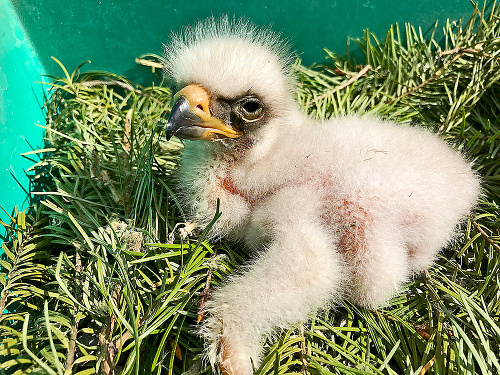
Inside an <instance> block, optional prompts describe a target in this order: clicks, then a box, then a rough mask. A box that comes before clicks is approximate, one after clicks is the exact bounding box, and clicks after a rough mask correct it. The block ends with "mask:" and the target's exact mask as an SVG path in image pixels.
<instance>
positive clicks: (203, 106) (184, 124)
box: [166, 85, 242, 140]
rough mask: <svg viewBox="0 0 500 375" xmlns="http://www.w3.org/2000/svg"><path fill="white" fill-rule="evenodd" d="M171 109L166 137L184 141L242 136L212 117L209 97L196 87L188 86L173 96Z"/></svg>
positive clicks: (202, 89) (203, 90)
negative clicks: (174, 137) (175, 137)
mask: <svg viewBox="0 0 500 375" xmlns="http://www.w3.org/2000/svg"><path fill="white" fill-rule="evenodd" d="M173 103H174V105H173V107H172V111H171V112H170V117H169V119H168V123H167V129H166V136H167V140H169V139H170V138H171V137H172V136H173V135H176V136H177V137H179V138H185V139H208V140H215V139H218V138H219V136H220V135H222V136H225V137H228V138H238V137H240V136H241V135H242V133H241V132H240V131H237V130H235V129H234V128H233V127H231V126H230V125H227V124H226V123H225V122H223V121H221V120H219V119H218V118H216V117H212V115H211V114H210V107H209V105H210V97H209V95H208V93H207V91H206V90H205V89H204V88H203V87H201V86H198V85H189V86H186V87H184V88H183V89H182V90H180V91H179V92H178V93H177V94H175V96H174V99H173Z"/></svg>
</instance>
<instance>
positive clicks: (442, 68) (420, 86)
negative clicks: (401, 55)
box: [387, 47, 492, 105]
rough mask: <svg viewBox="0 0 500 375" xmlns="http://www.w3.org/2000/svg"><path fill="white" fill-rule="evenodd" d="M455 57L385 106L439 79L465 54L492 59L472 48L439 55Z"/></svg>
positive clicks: (447, 51)
mask: <svg viewBox="0 0 500 375" xmlns="http://www.w3.org/2000/svg"><path fill="white" fill-rule="evenodd" d="M455 53H456V55H455V56H453V58H452V59H451V60H450V61H448V62H447V63H445V64H444V65H443V66H442V67H441V68H440V69H438V70H437V71H436V72H435V73H434V74H433V75H432V76H430V77H429V78H428V79H426V80H425V81H424V82H422V83H420V84H419V85H417V86H415V87H412V88H411V89H409V90H408V91H406V92H405V93H403V94H402V95H400V96H398V97H397V98H396V99H393V100H391V101H390V102H388V103H387V104H389V105H390V104H392V103H394V102H395V101H397V100H400V99H402V98H404V97H406V96H408V95H410V94H413V93H414V92H415V91H417V90H420V89H421V88H422V87H424V86H425V85H427V84H429V83H430V82H432V81H434V80H435V79H436V78H437V77H439V76H440V75H441V74H442V73H443V71H445V70H446V69H448V67H449V66H450V65H451V64H453V63H454V62H455V61H456V60H458V59H459V58H460V57H462V56H463V55H465V54H467V53H470V54H475V55H483V56H487V57H492V56H491V55H488V54H486V53H484V52H482V51H479V50H476V49H473V48H463V47H457V48H454V49H450V50H446V51H443V52H441V53H440V54H439V56H446V55H452V54H455Z"/></svg>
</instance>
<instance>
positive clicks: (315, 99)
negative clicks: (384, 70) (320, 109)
mask: <svg viewBox="0 0 500 375" xmlns="http://www.w3.org/2000/svg"><path fill="white" fill-rule="evenodd" d="M369 70H373V68H372V67H371V65H366V66H365V67H364V68H363V69H361V70H360V71H359V72H358V73H356V74H355V75H353V76H352V77H351V78H349V79H348V80H347V81H345V82H343V83H342V84H340V85H338V86H337V87H335V88H333V89H332V90H330V91H328V92H325V93H324V94H322V95H320V96H318V97H317V98H314V99H313V100H310V101H309V102H307V103H306V105H311V104H314V103H315V102H317V101H318V100H321V99H324V98H326V97H327V96H329V95H333V94H334V93H336V92H337V91H339V90H342V89H343V88H345V87H347V86H349V85H350V84H351V83H353V82H355V81H357V80H358V78H359V77H361V76H363V75H365V74H366V72H367V71H369Z"/></svg>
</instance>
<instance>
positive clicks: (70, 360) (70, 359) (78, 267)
mask: <svg viewBox="0 0 500 375" xmlns="http://www.w3.org/2000/svg"><path fill="white" fill-rule="evenodd" d="M81 272H82V259H81V258H80V248H79V246H76V248H75V294H76V295H77V296H79V295H80V274H81ZM78 310H79V307H78V306H77V305H75V308H74V310H73V314H74V316H75V322H74V324H73V326H72V327H71V336H70V339H69V344H68V354H67V355H66V373H72V372H73V371H72V369H73V364H74V362H75V349H76V337H77V335H78V323H79V321H80V319H78V318H77V316H78Z"/></svg>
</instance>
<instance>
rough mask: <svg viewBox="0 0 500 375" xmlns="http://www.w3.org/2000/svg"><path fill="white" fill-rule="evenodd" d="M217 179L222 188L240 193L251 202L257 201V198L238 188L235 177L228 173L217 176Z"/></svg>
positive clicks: (231, 192) (236, 193)
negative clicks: (223, 175) (224, 175)
mask: <svg viewBox="0 0 500 375" xmlns="http://www.w3.org/2000/svg"><path fill="white" fill-rule="evenodd" d="M217 179H218V180H219V185H220V187H221V188H223V189H224V190H226V191H227V192H228V193H230V194H233V195H239V196H240V197H242V198H243V199H245V200H246V201H247V202H249V203H250V204H253V203H255V198H254V197H251V196H249V195H247V194H245V193H243V192H242V191H240V190H238V189H237V188H236V186H234V182H233V179H232V178H231V176H230V175H227V176H226V177H224V178H222V177H220V176H217Z"/></svg>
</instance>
